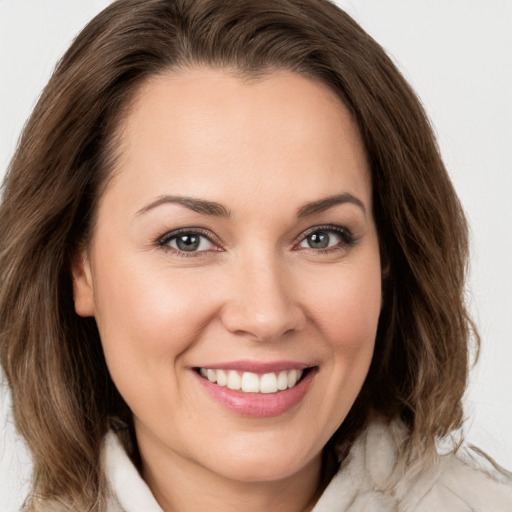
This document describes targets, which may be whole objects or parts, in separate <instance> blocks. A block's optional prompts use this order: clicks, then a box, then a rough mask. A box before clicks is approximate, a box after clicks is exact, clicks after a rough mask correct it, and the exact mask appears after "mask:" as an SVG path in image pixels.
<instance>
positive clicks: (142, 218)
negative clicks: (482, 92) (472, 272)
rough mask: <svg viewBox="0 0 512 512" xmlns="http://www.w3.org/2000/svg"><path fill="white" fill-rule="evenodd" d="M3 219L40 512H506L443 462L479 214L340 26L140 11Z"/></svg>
mask: <svg viewBox="0 0 512 512" xmlns="http://www.w3.org/2000/svg"><path fill="white" fill-rule="evenodd" d="M0 220H1V223H0V226H1V227H0V235H1V244H2V252H1V258H0V265H1V269H2V272H3V276H4V281H3V283H2V296H1V300H0V305H1V307H0V311H1V319H2V322H1V324H2V338H1V350H2V352H1V354H2V363H3V366H4V369H5V372H6V375H7V377H8V380H9V384H10V386H11V389H12V393H13V408H14V415H15V419H16V423H17V427H18V429H19V431H20V432H21V433H22V434H23V436H24V437H25V439H26V440H27V443H28V445H29V447H30V449H31V452H32V455H33V458H34V483H33V495H32V496H31V497H30V498H29V499H28V501H27V505H26V507H27V509H28V510H31V509H33V510H39V509H41V510H54V509H59V507H60V508H61V509H65V510H66V509H69V510H91V509H93V510H95V509H96V510H127V511H132V510H133V511H136V510H137V511H140V510H145V511H146V510H147V511H152V510H165V511H167V510H180V511H185V510H198V509H200V508H206V507H208V508H210V509H220V508H221V507H222V509H223V510H224V509H228V510H229V509H230V508H234V507H237V508H240V506H242V507H243V508H244V509H245V510H262V509H264V508H271V509H275V510H293V511H299V510H315V511H321V510H365V509H366V510H395V509H397V508H398V509H399V510H422V509H423V510H431V509H432V508H434V507H438V508H441V509H442V508H443V507H444V509H446V510H454V509H457V507H458V508H460V509H461V510H471V509H476V510H478V509H479V508H480V509H481V510H484V509H485V508H486V507H487V508H489V506H490V508H491V509H494V510H506V509H507V506H508V504H509V503H510V500H511V487H510V476H509V475H508V474H507V473H505V472H504V471H501V470H499V469H493V470H487V469H482V468H477V467H473V466H478V465H479V464H480V465H481V464H484V463H485V459H483V458H482V460H481V461H480V462H479V464H476V463H474V464H470V463H468V462H467V461H463V460H462V459H463V458H464V454H458V455H455V454H453V453H452V454H449V455H446V456H444V457H438V456H437V455H436V451H435V444H434V443H435V440H436V439H437V438H443V437H446V436H447V435H449V434H450V433H451V432H453V431H454V430H455V429H457V428H458V427H459V426H460V424H461V421H462V407H461V397H462V394H463V392H464V389H465V384H466V378H467V343H468V339H469V336H470V334H471V332H472V325H471V322H470V320H469V317H468V315H467V312H466V309H465V306H464V302H463V286H464V271H465V262H466V224H465V220H464V216H463V214H462V211H461V208H460V205H459V203H458V200H457V197H456V195H455V193H454V191H453V188H452V186H451V183H450V181H449V179H448V177H447V174H446V171H445V169H444V167H443V164H442V162H441V160H440V158H439V155H438V153H437V149H436V144H435V140H434V138H433V136H432V133H431V130H430V127H429V125H428V122H427V120H426V117H425V115H424V113H423V111H422V109H421V107H420V105H419V104H418V101H417V99H416V98H415V96H414V94H413V93H412V92H411V90H410V89H409V87H408V86H407V84H406V83H405V82H404V80H403V79H402V77H401V76H400V75H399V73H398V72H397V70H396V69H395V67H394V66H393V64H392V63H391V62H390V60H389V59H388V58H387V57H386V56H385V54H384V53H383V51H382V50H381V49H380V47H379V46H378V45H377V44H376V43H375V42H374V41H373V40H371V39H370V38H369V37H368V36H367V34H365V33H364V32H363V31H362V30H361V29H360V28H359V27H358V26H357V25H356V24H355V23H354V22H353V21H352V20H351V19H350V18H349V17H348V16H347V15H346V14H344V13H343V12H341V11H340V10H339V9H337V8H336V7H335V6H333V5H332V4H330V3H327V2H324V1H321V0H311V1H310V2H298V1H297V2H294V1H282V2H275V1H272V2H265V1H243V2H236V3H233V4H231V3H228V4H227V3H226V2H219V1H184V0H183V1H178V2H170V1H162V0H154V1H153V0H150V1H148V0H145V1H142V0H138V1H135V0H123V1H119V2H115V3H114V4H112V6H111V7H109V8H108V9H106V10H105V11H104V12H103V13H102V14H100V15H99V16H98V17H97V18H95V19H94V20H93V21H92V22H91V23H90V24H89V25H88V26H87V27H86V28H85V29H84V31H83V32H82V33H81V34H80V36H79V37H78V38H77V40H76V41H75V43H74V44H73V45H72V47H71V48H70V50H69V51H68V52H67V54H66V55H65V56H64V58H63V60H62V62H61V63H60V65H59V67H58V69H57V70H56V72H55V74H54V76H53V78H52V80H51V81H50V83H49V85H48V87H47V89H46V90H45V92H44V94H43V96H42V98H41V100H40V102H39V104H38V105H37V107H36V109H35V111H34V114H33V116H32V118H31V120H30V121H29V123H28V125H27V127H26V130H25V132H24V135H23V138H22V140H21V141H20V146H19V150H18V152H17V154H16V155H15V157H14V159H13V161H12V164H11V167H10V170H9V173H8V175H7V178H6V181H5V188H4V201H3V205H2V209H1V211H0ZM34 304H37V308H34ZM440 333H441V334H442V335H440ZM466 458H467V455H466ZM475 489H478V492H475ZM199 491H200V492H199ZM490 504H492V505H490ZM464 507H465V508H464Z"/></svg>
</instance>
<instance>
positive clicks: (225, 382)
mask: <svg viewBox="0 0 512 512" xmlns="http://www.w3.org/2000/svg"><path fill="white" fill-rule="evenodd" d="M199 373H200V374H201V375H202V376H203V377H204V378H205V379H208V380H209V381H210V382H214V383H217V385H219V386H226V387H228V388H229V389H233V390H235V391H238V390H241V391H243V392H244V393H277V392H278V391H284V390H285V389H288V388H293V386H295V385H296V384H297V382H298V381H299V380H300V378H301V377H302V373H303V370H288V371H285V370H283V371H281V372H279V373H278V374H276V373H264V374H263V375H258V374H257V373H253V372H242V373H241V374H240V373H238V372H237V371H235V370H213V369H210V368H209V369H206V368H201V369H200V370H199Z"/></svg>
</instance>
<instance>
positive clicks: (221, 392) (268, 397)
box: [194, 368, 317, 418]
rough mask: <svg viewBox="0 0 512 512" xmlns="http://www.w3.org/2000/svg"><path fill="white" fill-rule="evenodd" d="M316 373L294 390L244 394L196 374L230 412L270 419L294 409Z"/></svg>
mask: <svg viewBox="0 0 512 512" xmlns="http://www.w3.org/2000/svg"><path fill="white" fill-rule="evenodd" d="M316 372H317V369H316V368H312V369H311V370H309V372H308V373H307V375H306V376H305V377H304V378H303V379H302V380H301V381H300V382H299V383H298V384H297V385H295V386H293V388H289V389H286V390H284V391H278V392H277V393H244V392H242V391H236V390H233V389H229V388H227V387H224V386H219V385H218V384H214V383H213V382H210V381H209V380H208V379H205V378H204V377H202V376H200V375H199V374H198V373H195V372H194V373H195V375H196V377H197V378H198V379H199V382H200V383H201V384H202V385H203V386H204V388H205V389H206V391H208V393H209V394H210V396H212V397H213V398H214V399H215V400H217V401H218V402H220V403H221V404H222V405H223V406H224V407H226V408H227V409H229V410H230V411H233V412H235V413H237V414H239V415H240V416H247V417H251V418H269V417H272V416H279V415H281V414H284V413H286V412H288V411H290V410H291V409H293V408H294V407H295V406H296V405H297V404H298V403H299V402H300V401H301V400H302V399H303V398H304V396H305V394H306V393H307V391H308V389H309V385H310V384H311V381H312V380H313V378H314V376H315V375H316Z"/></svg>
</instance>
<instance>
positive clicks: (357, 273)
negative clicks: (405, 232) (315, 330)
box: [310, 261, 381, 357]
mask: <svg viewBox="0 0 512 512" xmlns="http://www.w3.org/2000/svg"><path fill="white" fill-rule="evenodd" d="M310 297H311V299H310V300H311V302H310V304H311V306H310V310H311V311H314V313H313V317H314V321H315V323H316V324H317V326H319V328H320V331H321V332H322V333H323V334H324V336H325V338H326V339H327V340H328V342H329V344H330V346H331V349H332V350H334V351H336V352H341V353H343V354H344V355H345V356H346V357H356V356H357V355H358V354H360V353H364V354H368V352H369V351H370V357H371V352H372V351H373V345H374V341H375V335H376V331H377V323H378V318H379V314H380V308H381V281H380V267H379V265H378V261H377V264H372V265H362V266H358V267H357V268H356V267H346V268H342V269H341V270H340V272H339V273H338V275H337V276H333V275H331V276H330V277H329V276H326V277H325V279H324V280H323V281H322V282H318V283H317V286H316V287H315V288H314V292H312V293H311V294H310Z"/></svg>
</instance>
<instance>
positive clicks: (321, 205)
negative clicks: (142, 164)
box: [136, 192, 366, 218]
mask: <svg viewBox="0 0 512 512" xmlns="http://www.w3.org/2000/svg"><path fill="white" fill-rule="evenodd" d="M344 203H351V204H354V205H356V206H358V207H359V208H361V210H363V213H364V214H365V215H366V208H365V206H364V203H363V202H362V201H361V200H360V199H358V198H357V197H356V196H354V195H353V194H350V193H349V192H345V193H344V194H338V195H335V196H329V197H325V198H323V199H319V200H317V201H312V202H311V203H306V204H304V205H303V206H301V207H300V208H299V209H298V210H297V217H298V218H303V217H308V216H310V215H314V214H315V213H321V212H324V211H326V210H328V209H329V208H332V207H333V206H336V205H339V204H344ZM162 204H181V205H182V206H185V208H188V209H189V210H192V211H194V212H197V213H202V214H205V215H211V216H213V217H229V216H230V215H231V212H230V211H229V210H228V209H227V208H225V207H224V206H223V205H221V204H220V203H216V202H215V201H208V200H206V199H196V198H193V197H184V196H169V195H165V196H161V197H158V198H157V199H156V200H155V201H152V202H151V203H149V204H147V205H146V206H144V207H143V208H141V209H140V210H139V211H138V212H137V213H136V216H139V215H142V214H144V213H146V212H148V211H150V210H152V209H153V208H156V207H157V206H160V205H162Z"/></svg>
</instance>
